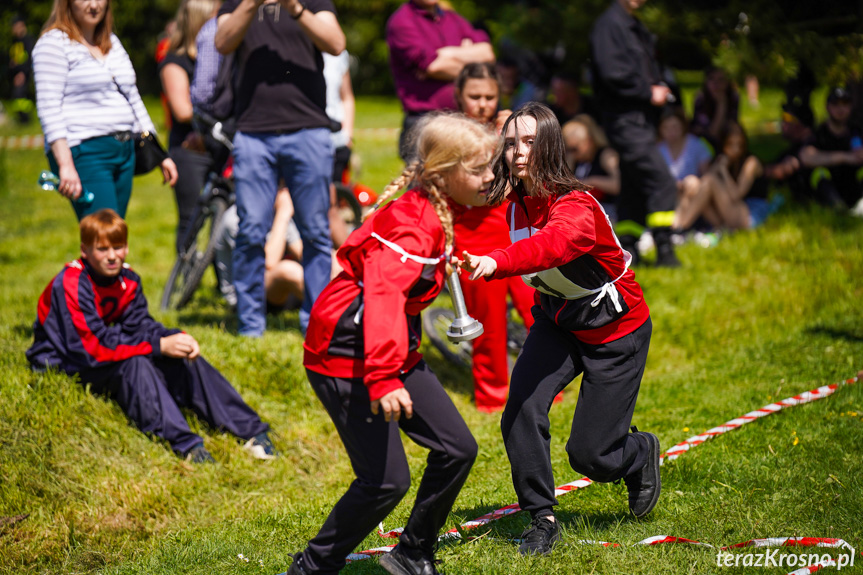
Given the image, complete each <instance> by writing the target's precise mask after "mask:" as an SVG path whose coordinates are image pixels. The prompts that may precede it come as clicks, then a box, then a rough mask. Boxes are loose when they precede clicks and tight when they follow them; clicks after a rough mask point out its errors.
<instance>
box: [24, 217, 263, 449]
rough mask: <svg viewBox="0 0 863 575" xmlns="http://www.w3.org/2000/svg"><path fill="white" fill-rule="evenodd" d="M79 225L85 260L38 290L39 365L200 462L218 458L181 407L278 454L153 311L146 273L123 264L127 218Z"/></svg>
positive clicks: (231, 392) (226, 387) (196, 352)
mask: <svg viewBox="0 0 863 575" xmlns="http://www.w3.org/2000/svg"><path fill="white" fill-rule="evenodd" d="M80 229H81V258H80V259H78V260H75V261H73V262H71V263H69V264H66V266H65V267H64V268H63V270H62V271H61V272H60V273H59V274H57V276H56V277H55V278H54V279H53V280H51V283H49V284H48V287H46V288H45V291H44V292H43V293H42V297H40V298H39V305H38V308H37V314H38V315H37V319H36V322H35V323H34V324H33V332H34V333H33V335H34V338H33V339H34V342H33V345H32V346H31V347H30V349H29V350H27V359H28V361H29V362H30V365H31V367H32V368H33V370H34V371H37V372H42V371H46V370H48V369H57V370H60V371H64V372H66V373H67V374H69V375H76V374H77V375H78V377H79V381H80V382H81V384H83V385H89V386H90V388H91V389H92V390H93V392H95V393H98V394H103V395H107V396H110V397H112V398H114V399H115V400H116V401H117V403H118V404H119V405H120V407H121V408H122V409H123V411H124V412H125V413H126V415H127V416H128V417H129V419H131V420H132V422H133V423H134V424H135V425H136V426H137V427H138V428H139V429H140V430H141V431H143V432H146V433H153V434H154V435H156V436H157V437H161V438H162V439H164V440H166V441H167V442H168V443H169V444H170V445H171V448H172V449H173V450H174V451H175V452H176V453H177V454H179V455H181V456H184V457H186V459H187V460H190V461H191V462H193V463H206V462H212V461H213V457H212V456H211V455H210V453H209V452H208V451H207V450H206V448H205V447H204V442H203V440H202V439H201V437H199V436H198V435H195V434H194V433H192V431H191V430H190V429H189V425H188V423H186V420H185V418H184V417H183V413H182V412H181V411H180V407H188V408H190V409H192V410H193V411H195V413H197V414H198V416H199V417H200V418H201V419H203V420H204V421H206V422H207V423H208V424H209V425H211V426H213V427H214V428H216V429H219V430H226V431H229V432H231V433H232V434H234V435H236V436H237V437H239V438H241V439H245V440H247V442H246V444H245V445H244V448H245V449H247V450H248V451H249V452H250V453H251V454H252V456H253V457H255V458H257V459H272V458H273V457H274V456H275V451H274V449H273V444H272V443H271V442H270V438H269V435H268V431H269V428H270V426H269V425H267V424H266V423H264V422H263V421H261V419H260V418H259V417H258V414H257V413H255V412H254V411H253V410H252V409H251V408H250V407H249V406H248V405H246V403H245V402H243V400H242V398H241V397H240V395H239V394H238V393H237V391H236V390H235V389H234V388H233V387H232V386H231V384H230V383H229V382H228V381H227V380H226V379H225V378H224V377H223V376H222V374H221V373H219V372H218V371H217V370H216V369H215V368H214V367H213V366H211V365H210V364H209V363H207V362H206V361H204V358H202V357H201V356H200V347H199V346H198V342H197V341H195V339H194V338H193V337H192V336H190V335H188V334H186V333H183V332H182V331H180V330H178V329H168V328H166V327H165V326H163V325H162V324H161V323H159V322H157V321H156V320H154V319H153V318H152V317H151V316H150V313H149V311H148V310H147V299H146V298H145V297H144V292H143V289H142V287H141V278H140V277H139V276H138V274H136V273H135V272H133V271H132V269H131V268H129V267H128V266H127V265H125V260H126V255H127V254H128V251H129V246H128V244H127V228H126V222H124V221H123V219H122V218H121V217H120V216H118V215H117V213H116V212H114V211H113V210H110V209H102V210H99V211H98V212H96V213H94V214H91V215H89V216H85V217H84V218H83V219H82V220H81V224H80Z"/></svg>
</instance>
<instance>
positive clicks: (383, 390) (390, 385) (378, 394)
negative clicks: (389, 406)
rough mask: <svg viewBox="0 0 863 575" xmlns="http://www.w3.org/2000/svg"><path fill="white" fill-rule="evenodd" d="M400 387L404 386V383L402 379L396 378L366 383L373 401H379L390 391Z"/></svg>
mask: <svg viewBox="0 0 863 575" xmlns="http://www.w3.org/2000/svg"><path fill="white" fill-rule="evenodd" d="M400 387H404V384H403V383H402V381H401V380H400V379H396V378H393V379H382V380H380V381H375V382H372V383H366V388H368V390H369V399H370V400H372V401H377V400H379V399H380V398H382V397H383V396H385V395H386V394H388V393H389V392H391V391H394V390H396V389H398V388H400Z"/></svg>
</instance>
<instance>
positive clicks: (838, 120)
mask: <svg viewBox="0 0 863 575" xmlns="http://www.w3.org/2000/svg"><path fill="white" fill-rule="evenodd" d="M851 104H852V101H851V93H850V92H848V91H847V90H846V89H845V88H833V89H832V90H831V91H830V94H829V95H828V96H827V116H828V117H827V121H826V122H824V123H823V124H821V125H820V126H818V128H817V129H816V130H815V134H814V135H813V136H812V138H811V139H810V140H809V142H808V143H807V145H805V146H804V147H803V149H802V150H800V160H801V162H802V163H803V165H804V166H806V167H807V168H812V169H813V171H812V178H811V184H812V189H813V190H814V192H815V196H816V198H817V199H818V200H819V201H820V202H822V203H825V204H827V205H831V206H834V207H837V208H854V207H855V206H857V208H856V209H855V213H856V212H858V211H859V212H860V213H859V215H863V205H861V204H858V202H860V197H861V194H863V185H861V176H863V170H861V168H863V143H861V136H860V132H859V131H858V130H857V129H856V128H854V127H852V126H851V125H850V123H849V120H850V118H851V107H852V105H851Z"/></svg>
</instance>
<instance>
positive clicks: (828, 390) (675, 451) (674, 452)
mask: <svg viewBox="0 0 863 575" xmlns="http://www.w3.org/2000/svg"><path fill="white" fill-rule="evenodd" d="M857 381H858V377H852V378H850V379H846V380H845V381H842V382H840V383H831V384H830V385H825V386H822V387H819V388H817V389H813V390H812V391H807V392H805V393H801V394H799V395H795V396H793V397H789V398H787V399H783V400H782V401H777V402H775V403H771V404H768V405H765V406H764V407H762V408H761V409H756V410H755V411H750V412H749V413H747V414H745V415H742V416H740V417H737V418H735V419H732V420H730V421H727V422H725V423H724V424H722V425H720V426H718V427H714V428H711V429H708V430H707V431H705V432H704V433H702V434H700V435H694V436H692V437H690V438H689V439H687V440H686V441H683V442H681V443H678V444H677V445H675V446H674V447H672V448H671V449H669V450H668V451H666V452H665V453H663V454H661V455H660V456H659V457H660V460H659V463H660V464H663V463H664V462H666V461H671V460H674V459H677V458H678V457H680V455H681V454H683V453H686V452H687V451H689V450H690V449H692V448H693V447H695V446H697V445H701V444H702V443H704V442H705V441H708V440H710V439H713V438H714V437H716V436H718V435H722V434H723V433H728V432H729V431H732V430H734V429H738V428H739V427H741V426H743V425H745V424H747V423H751V422H753V421H755V420H756V419H760V418H762V417H764V416H766V415H770V414H771V413H776V412H777V411H781V410H782V409H785V408H786V407H794V406H797V405H803V404H804V403H811V402H813V401H816V400H818V399H823V398H825V397H828V396H830V395H833V394H834V393H835V392H836V390H837V389H839V387H840V386H842V385H851V384H853V383H857ZM592 484H593V481H592V480H590V479H589V478H587V477H582V478H581V479H576V480H575V481H572V482H570V483H565V484H563V485H561V486H560V487H556V488H555V490H554V495H555V497H560V496H562V495H566V494H567V493H569V492H571V491H575V490H577V489H582V488H584V487H587V486H589V485H592ZM517 511H521V508H520V507H519V505H518V504H517V503H516V504H512V505H507V506H506V507H501V508H500V509H495V510H494V511H492V512H490V513H486V514H485V515H482V516H481V517H478V518H476V519H473V520H471V521H467V522H465V523H462V524H461V525H460V526H459V527H458V528H453V529H450V530H449V531H447V532H446V533H444V534H443V535H441V537H440V539H450V538H453V537H458V536H459V531H460V530H466V529H475V528H477V527H481V526H483V525H486V524H488V523H491V522H492V521H496V520H498V519H501V518H503V517H506V516H507V515H511V514H513V513H516V512H517ZM403 530H404V528H403V527H399V528H397V529H393V530H391V531H387V532H384V530H383V524H381V528H380V529H379V531H378V534H379V535H380V536H381V537H386V538H398V536H399V535H401V533H402V531H403ZM778 541H781V542H782V543H776V542H778ZM830 541H838V542H841V544H842V545H828V544H826V543H824V542H830ZM789 542H790V543H789ZM812 542H820V544H817V546H819V547H839V546H847V547H848V548H850V545H848V544H847V543H845V542H844V541H842V540H841V539H825V538H820V537H784V538H768V539H752V540H750V541H745V542H743V543H738V544H736V545H731V546H729V547H722V548H721V549H730V548H736V547H770V546H792V545H797V546H801V545H806V546H811V545H815V544H816V543H812ZM583 543H593V544H599V545H604V546H606V547H614V546H618V544H617V543H608V542H603V541H583ZM665 543H687V544H694V545H703V546H707V547H713V546H712V545H710V544H708V543H700V542H698V541H693V540H691V539H684V538H682V537H670V536H667V535H657V536H654V537H648V538H647V539H644V540H642V541H639V542H638V543H636V545H659V544H665ZM393 547H395V545H389V546H385V547H375V548H374V549H368V550H366V551H361V552H360V553H352V554H351V555H349V556H348V561H362V560H363V559H368V558H369V557H371V556H373V555H380V554H382V553H389V552H390V551H392V549H393ZM835 564H836V562H835V561H832V560H831V561H827V562H825V564H824V565H821V566H818V565H812V566H809V567H805V568H803V569H798V570H797V571H794V572H793V573H789V575H804V574H806V573H814V572H815V571H818V570H820V569H823V568H825V567H829V566H835ZM819 565H820V564H819Z"/></svg>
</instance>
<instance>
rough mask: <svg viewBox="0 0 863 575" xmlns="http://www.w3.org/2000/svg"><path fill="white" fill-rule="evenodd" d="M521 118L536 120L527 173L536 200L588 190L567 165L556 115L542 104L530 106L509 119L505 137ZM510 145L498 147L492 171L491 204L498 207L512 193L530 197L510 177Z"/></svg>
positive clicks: (489, 197) (505, 124)
mask: <svg viewBox="0 0 863 575" xmlns="http://www.w3.org/2000/svg"><path fill="white" fill-rule="evenodd" d="M522 116H530V117H531V118H533V119H535V120H536V138H535V140H534V143H533V146H532V147H531V149H530V156H529V157H528V160H527V171H528V173H529V174H530V177H531V179H532V180H533V181H534V183H535V185H536V188H535V189H534V190H533V195H535V196H559V195H561V194H565V193H567V192H571V191H572V190H582V191H584V190H587V186H585V185H584V184H583V183H581V182H580V181H579V180H578V178H576V177H575V176H574V175H573V174H572V171H571V170H570V169H569V166H568V165H567V163H566V147H565V146H564V143H563V135H562V134H561V131H560V124H559V123H558V122H557V118H556V117H555V115H554V113H553V112H552V111H551V110H550V109H549V108H548V106H546V105H545V104H540V103H539V102H528V103H527V104H525V105H524V106H522V107H521V108H519V109H518V110H516V111H515V112H513V114H512V115H511V116H510V117H509V118H507V120H506V123H504V125H503V131H502V132H501V133H502V134H504V137H505V136H506V132H507V130H508V129H509V125H510V123H512V122H515V121H517V120H518V118H521V117H522ZM514 126H515V127H516V134H515V137H516V140H518V124H514ZM506 149H507V145H506V143H504V145H503V146H501V147H499V148H498V150H497V153H496V154H495V156H494V160H492V162H493V164H492V171H493V172H494V181H493V182H492V184H491V189H490V190H489V193H488V201H489V203H490V204H499V203H500V202H502V201H503V199H504V197H505V196H506V195H507V194H508V193H509V191H510V190H515V191H516V192H517V193H518V194H519V195H522V196H525V195H530V193H529V191H528V190H525V189H524V182H522V181H521V180H519V179H518V178H516V177H515V176H513V175H512V173H510V170H509V166H507V165H506Z"/></svg>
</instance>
